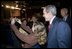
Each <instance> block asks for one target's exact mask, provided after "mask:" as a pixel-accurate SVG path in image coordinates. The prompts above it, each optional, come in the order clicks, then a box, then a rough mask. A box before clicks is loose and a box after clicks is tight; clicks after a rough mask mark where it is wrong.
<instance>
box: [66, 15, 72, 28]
mask: <svg viewBox="0 0 72 49" xmlns="http://www.w3.org/2000/svg"><path fill="white" fill-rule="evenodd" d="M66 22H67V23H68V24H69V26H70V27H71V18H70V17H69V16H68V17H67V19H66Z"/></svg>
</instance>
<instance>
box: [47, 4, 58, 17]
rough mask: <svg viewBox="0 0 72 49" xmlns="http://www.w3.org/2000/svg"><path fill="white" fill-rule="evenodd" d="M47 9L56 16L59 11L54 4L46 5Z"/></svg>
mask: <svg viewBox="0 0 72 49" xmlns="http://www.w3.org/2000/svg"><path fill="white" fill-rule="evenodd" d="M46 11H47V13H48V12H50V11H51V13H52V14H53V15H54V16H55V15H56V13H57V11H56V7H55V6H54V5H48V6H46Z"/></svg>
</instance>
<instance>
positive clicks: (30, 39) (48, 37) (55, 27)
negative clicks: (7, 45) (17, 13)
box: [9, 5, 71, 48]
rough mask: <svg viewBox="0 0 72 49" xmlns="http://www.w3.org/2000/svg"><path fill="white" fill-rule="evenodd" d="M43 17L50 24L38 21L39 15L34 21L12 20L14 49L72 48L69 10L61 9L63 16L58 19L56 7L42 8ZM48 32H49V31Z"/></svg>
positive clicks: (33, 18) (34, 17) (34, 16)
mask: <svg viewBox="0 0 72 49" xmlns="http://www.w3.org/2000/svg"><path fill="white" fill-rule="evenodd" d="M42 9H43V17H44V18H45V21H48V22H49V24H47V26H45V24H44V23H42V22H40V21H38V20H39V18H38V16H37V15H33V16H32V18H31V19H32V20H31V21H30V20H29V19H28V20H27V19H26V18H24V19H23V20H20V19H18V18H16V17H15V18H11V19H10V28H11V30H10V32H11V33H10V34H11V37H9V38H13V40H15V42H16V43H15V42H14V44H13V45H11V46H12V47H13V48H71V19H70V17H69V16H68V9H67V8H62V9H61V16H62V17H63V19H61V18H58V17H57V16H56V15H57V8H56V7H55V6H54V5H47V6H45V7H43V8H42ZM47 30H48V31H47Z"/></svg>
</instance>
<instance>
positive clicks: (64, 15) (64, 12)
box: [61, 8, 71, 27]
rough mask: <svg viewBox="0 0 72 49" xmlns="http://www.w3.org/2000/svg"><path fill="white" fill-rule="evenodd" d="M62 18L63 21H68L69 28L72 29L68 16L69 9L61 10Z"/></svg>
mask: <svg viewBox="0 0 72 49" xmlns="http://www.w3.org/2000/svg"><path fill="white" fill-rule="evenodd" d="M61 16H62V17H63V20H64V21H66V22H67V23H68V24H69V26H70V27H71V18H70V17H69V15H68V9H67V8H62V9H61Z"/></svg>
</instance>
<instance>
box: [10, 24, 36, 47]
mask: <svg viewBox="0 0 72 49" xmlns="http://www.w3.org/2000/svg"><path fill="white" fill-rule="evenodd" d="M11 28H12V30H13V31H14V33H15V35H16V36H17V37H18V38H19V39H20V40H22V41H23V42H26V43H28V44H30V45H31V46H33V45H35V44H36V43H37V38H36V37H35V36H34V34H33V33H31V34H29V35H28V36H24V35H23V34H22V33H20V32H19V31H18V29H17V28H16V26H15V25H11Z"/></svg>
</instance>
